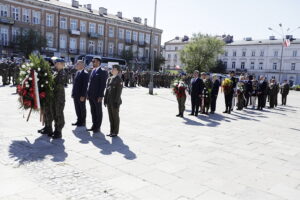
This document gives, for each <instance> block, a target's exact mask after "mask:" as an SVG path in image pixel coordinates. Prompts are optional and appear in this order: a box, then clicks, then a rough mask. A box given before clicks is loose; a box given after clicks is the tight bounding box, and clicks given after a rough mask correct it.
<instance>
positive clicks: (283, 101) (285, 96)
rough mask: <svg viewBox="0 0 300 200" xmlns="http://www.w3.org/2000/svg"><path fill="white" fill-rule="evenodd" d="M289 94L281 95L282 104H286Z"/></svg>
mask: <svg viewBox="0 0 300 200" xmlns="http://www.w3.org/2000/svg"><path fill="white" fill-rule="evenodd" d="M286 99H287V95H281V103H282V105H286Z"/></svg>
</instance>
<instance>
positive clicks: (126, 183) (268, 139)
mask: <svg viewBox="0 0 300 200" xmlns="http://www.w3.org/2000/svg"><path fill="white" fill-rule="evenodd" d="M14 92H15V88H14V87H10V86H8V87H0V174H1V176H0V200H10V199H17V200H19V199H22V200H23V199H26V200H27V199H28V200H31V199H43V200H47V199H51V200H53V199H57V200H60V199H76V200H77V199H97V200H99V199H101V200H102V199H105V200H106V199H112V200H115V199H120V200H121V199H122V200H127V199H133V200H138V199H142V200H144V199H145V200H187V199H191V200H299V199H300V145H299V144H300V125H299V121H300V93H299V92H298V93H297V92H294V91H291V93H290V95H289V96H288V101H287V104H288V105H287V106H279V107H277V108H276V109H272V110H270V109H265V110H264V111H256V110H252V109H245V110H243V111H234V112H233V113H232V114H231V115H228V114H223V113H222V111H223V109H224V97H223V94H220V95H219V98H218V102H217V111H216V114H214V115H210V116H206V115H200V116H198V117H195V116H188V115H187V114H188V112H189V111H190V102H189V100H188V101H187V103H186V106H187V112H186V114H185V118H183V119H182V118H177V117H175V115H176V114H178V113H177V102H176V99H175V97H174V96H173V94H172V93H171V90H170V89H155V91H154V92H155V95H153V96H150V95H148V90H147V89H146V88H125V89H124V90H123V96H122V98H123V104H122V106H121V111H120V116H121V128H120V137H118V138H114V139H111V138H108V137H106V136H105V135H106V134H108V133H109V121H108V116H107V110H106V108H104V107H103V108H104V120H103V125H102V128H101V130H102V133H96V134H91V133H88V132H86V131H85V129H84V128H74V127H72V126H71V123H73V122H75V121H76V117H75V111H74V106H73V101H72V99H71V97H70V92H71V86H69V88H67V89H66V97H67V99H66V107H65V121H66V125H65V128H64V130H63V139H62V140H50V139H49V138H48V137H46V136H41V135H39V134H38V133H37V130H38V129H40V128H41V127H42V125H41V123H40V121H39V119H40V118H39V113H32V115H31V117H30V120H29V122H26V118H27V115H28V111H23V110H20V109H19V105H18V101H17V99H18V96H17V95H16V94H14ZM87 109H88V115H87V125H88V127H89V126H91V115H90V112H89V105H88V104H87Z"/></svg>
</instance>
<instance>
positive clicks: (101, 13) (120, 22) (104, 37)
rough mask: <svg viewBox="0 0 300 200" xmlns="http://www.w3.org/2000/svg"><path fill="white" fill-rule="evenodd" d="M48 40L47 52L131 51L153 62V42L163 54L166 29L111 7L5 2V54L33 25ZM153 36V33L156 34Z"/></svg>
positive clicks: (1, 29) (0, 20) (0, 10)
mask: <svg viewBox="0 0 300 200" xmlns="http://www.w3.org/2000/svg"><path fill="white" fill-rule="evenodd" d="M31 28H32V29H34V30H36V31H38V32H39V33H40V34H41V35H43V36H45V37H46V38H47V48H46V49H45V50H44V52H42V54H44V55H47V56H52V55H56V56H61V57H64V58H66V59H74V58H75V57H76V56H78V55H82V54H96V55H101V56H110V57H120V56H121V53H122V51H123V50H131V51H132V52H133V54H134V60H136V62H140V64H143V63H147V62H148V61H149V57H150V55H151V54H150V51H151V44H153V45H152V46H153V49H154V55H156V54H158V53H159V52H160V43H161V34H162V30H160V29H157V28H152V27H150V26H148V25H147V19H145V20H144V22H143V23H142V19H141V18H140V17H134V18H133V19H127V18H124V17H123V16H122V12H118V13H117V14H116V15H112V14H108V12H107V9H106V8H103V7H100V8H99V9H98V10H94V9H92V5H91V4H88V5H84V6H81V5H79V2H78V1H75V0H72V1H71V0H70V4H66V3H63V2H60V1H58V0H1V2H0V36H1V37H0V43H1V47H0V48H1V49H0V50H1V52H0V54H2V55H4V56H5V55H7V56H9V55H12V54H16V53H17V52H15V49H14V48H12V44H14V42H16V40H17V38H18V35H20V34H22V33H24V32H26V31H28V30H29V29H31ZM152 36H153V37H152Z"/></svg>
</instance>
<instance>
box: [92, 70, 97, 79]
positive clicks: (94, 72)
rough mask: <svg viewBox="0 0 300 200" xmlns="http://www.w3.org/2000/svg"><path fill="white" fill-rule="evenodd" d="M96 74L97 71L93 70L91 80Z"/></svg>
mask: <svg viewBox="0 0 300 200" xmlns="http://www.w3.org/2000/svg"><path fill="white" fill-rule="evenodd" d="M96 72H97V70H96V69H94V70H93V73H92V78H93V77H94V76H95V75H96Z"/></svg>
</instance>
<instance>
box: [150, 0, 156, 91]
mask: <svg viewBox="0 0 300 200" xmlns="http://www.w3.org/2000/svg"><path fill="white" fill-rule="evenodd" d="M156 11H157V0H155V6H154V24H153V28H152V31H151V72H150V83H149V94H150V95H153V73H154V45H153V42H154V29H155V28H156Z"/></svg>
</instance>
